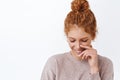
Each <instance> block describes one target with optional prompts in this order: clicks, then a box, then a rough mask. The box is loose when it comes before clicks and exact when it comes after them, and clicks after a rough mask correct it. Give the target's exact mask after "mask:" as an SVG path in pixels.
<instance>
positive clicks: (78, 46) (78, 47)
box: [76, 42, 81, 50]
mask: <svg viewBox="0 0 120 80" xmlns="http://www.w3.org/2000/svg"><path fill="white" fill-rule="evenodd" d="M80 45H81V43H80V42H78V43H77V44H76V49H77V50H79V49H80Z"/></svg>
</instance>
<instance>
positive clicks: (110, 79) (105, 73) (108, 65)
mask: <svg viewBox="0 0 120 80" xmlns="http://www.w3.org/2000/svg"><path fill="white" fill-rule="evenodd" d="M101 80H114V71H113V63H112V61H111V60H110V59H108V58H106V61H104V64H103V67H102V71H101Z"/></svg>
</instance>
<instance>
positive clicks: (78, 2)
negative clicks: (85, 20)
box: [71, 0, 89, 12]
mask: <svg viewBox="0 0 120 80" xmlns="http://www.w3.org/2000/svg"><path fill="white" fill-rule="evenodd" d="M71 9H72V10H73V11H78V12H84V11H87V10H88V9H89V4H88V2H87V1H86V0H74V1H73V2H72V3H71Z"/></svg>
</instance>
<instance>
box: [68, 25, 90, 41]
mask: <svg viewBox="0 0 120 80" xmlns="http://www.w3.org/2000/svg"><path fill="white" fill-rule="evenodd" d="M67 37H69V38H75V39H76V38H79V39H80V38H86V37H87V38H90V37H91V36H90V34H89V33H86V32H85V31H84V29H83V28H79V27H77V26H75V25H74V27H72V28H71V29H70V31H69V32H68V35H67Z"/></svg>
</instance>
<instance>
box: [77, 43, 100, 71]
mask: <svg viewBox="0 0 120 80" xmlns="http://www.w3.org/2000/svg"><path fill="white" fill-rule="evenodd" d="M80 47H81V48H84V49H85V50H84V51H83V52H82V53H81V54H80V55H79V57H80V58H81V60H84V59H85V60H88V63H89V65H90V68H91V73H96V72H98V55H97V51H96V50H95V49H93V48H92V47H91V46H83V45H80Z"/></svg>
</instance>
